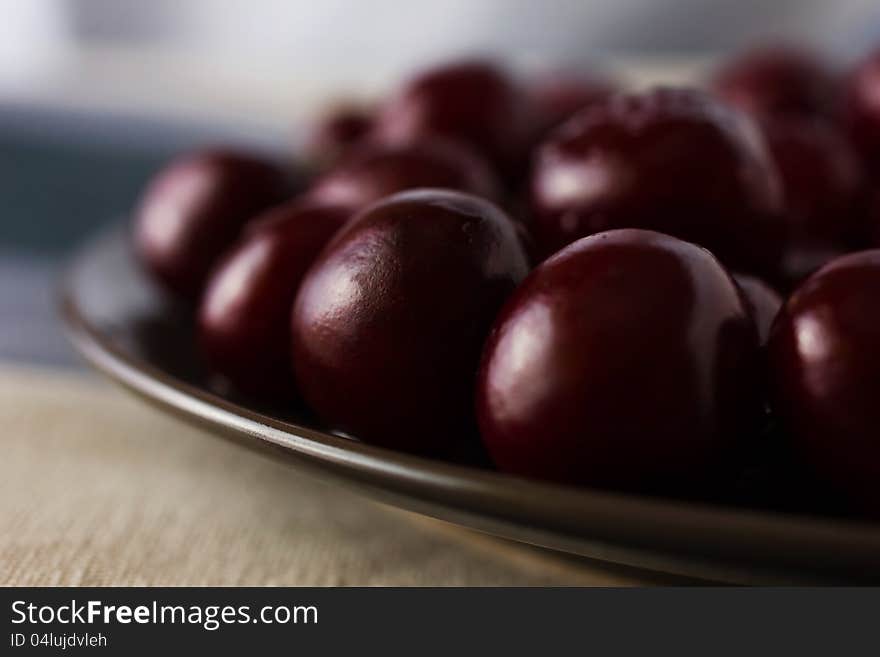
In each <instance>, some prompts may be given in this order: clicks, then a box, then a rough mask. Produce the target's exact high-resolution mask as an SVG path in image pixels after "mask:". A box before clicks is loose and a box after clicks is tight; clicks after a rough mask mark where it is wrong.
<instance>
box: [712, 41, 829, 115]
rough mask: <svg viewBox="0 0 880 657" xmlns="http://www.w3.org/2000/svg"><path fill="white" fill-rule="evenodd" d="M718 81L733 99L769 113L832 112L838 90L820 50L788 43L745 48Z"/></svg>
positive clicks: (724, 94)
mask: <svg viewBox="0 0 880 657" xmlns="http://www.w3.org/2000/svg"><path fill="white" fill-rule="evenodd" d="M712 86H713V88H714V90H715V92H716V93H717V94H718V95H719V96H720V97H721V98H722V99H723V100H725V101H726V102H728V103H730V104H731V105H733V106H735V107H738V108H739V109H741V110H743V111H745V112H749V113H751V114H759V115H763V116H767V115H770V116H779V115H784V116H792V115H795V116H823V115H829V114H831V113H832V112H833V111H834V108H835V104H836V102H837V92H838V81H837V77H836V76H835V75H834V73H833V72H832V71H831V69H830V67H829V66H828V64H827V63H826V62H824V61H823V60H822V58H821V57H820V56H819V55H817V54H815V53H812V52H810V51H808V50H804V49H802V48H796V47H790V46H784V45H776V46H765V47H760V48H754V49H752V50H749V51H747V52H744V53H742V54H741V55H739V56H738V57H736V58H734V59H733V60H732V61H730V62H729V63H728V64H727V65H726V66H724V67H723V68H722V69H721V70H720V71H719V72H718V73H717V74H716V76H715V79H714V80H713V84H712Z"/></svg>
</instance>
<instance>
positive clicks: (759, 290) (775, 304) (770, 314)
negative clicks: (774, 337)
mask: <svg viewBox="0 0 880 657" xmlns="http://www.w3.org/2000/svg"><path fill="white" fill-rule="evenodd" d="M734 279H735V280H736V283H737V285H739V288H740V290H742V292H743V300H744V301H745V304H746V310H748V311H749V314H750V315H751V316H752V319H753V320H754V322H755V326H756V328H757V329H758V337H759V338H760V342H761V344H762V345H763V344H766V343H767V338H768V337H769V335H770V327H771V326H773V320H774V319H776V315H777V314H778V313H779V309H780V308H781V307H782V297H781V296H779V293H778V292H777V291H776V290H774V289H773V288H772V287H770V286H769V285H767V283H765V282H764V281H762V280H761V279H759V278H755V277H754V276H749V275H748V274H736V275H735V276H734Z"/></svg>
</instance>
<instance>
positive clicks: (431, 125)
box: [374, 61, 527, 174]
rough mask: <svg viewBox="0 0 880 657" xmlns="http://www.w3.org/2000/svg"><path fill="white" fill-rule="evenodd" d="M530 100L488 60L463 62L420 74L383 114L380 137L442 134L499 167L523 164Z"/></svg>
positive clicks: (413, 137) (403, 139)
mask: <svg viewBox="0 0 880 657" xmlns="http://www.w3.org/2000/svg"><path fill="white" fill-rule="evenodd" d="M526 121H527V116H526V103H525V100H524V98H523V94H522V93H521V91H520V90H519V89H518V88H517V86H516V85H515V84H514V83H513V82H512V81H511V80H510V79H509V78H508V77H507V75H506V74H505V73H504V72H503V71H501V70H500V69H499V68H497V67H496V66H494V65H493V64H491V63H488V62H482V61H463V62H457V63H452V64H449V65H446V66H441V67H438V68H432V69H430V70H427V71H424V72H422V73H420V74H417V75H416V76H415V77H413V78H412V79H410V80H409V81H408V82H407V83H405V84H404V85H403V87H402V88H401V89H400V90H399V91H398V92H397V93H396V94H395V95H394V96H393V97H392V98H391V99H390V100H389V101H388V102H387V103H386V104H385V106H384V107H383V108H382V109H381V111H380V112H379V116H378V118H377V121H376V130H375V132H374V136H375V137H376V139H378V140H379V141H384V142H391V143H399V142H411V141H420V140H421V139H423V138H424V137H426V136H430V135H440V136H442V137H445V138H449V139H455V140H459V141H462V142H464V143H467V144H469V145H470V146H471V147H473V148H474V149H476V150H477V151H479V152H480V153H482V154H483V155H484V156H485V157H487V158H488V159H489V160H490V161H491V162H492V164H493V165H494V166H495V167H496V168H497V169H498V170H500V171H502V172H504V173H505V174H506V173H509V172H511V171H513V170H515V169H517V168H518V167H519V166H520V165H521V159H522V157H523V152H522V151H523V147H524V140H525V138H526V134H525V132H526V129H527V123H526Z"/></svg>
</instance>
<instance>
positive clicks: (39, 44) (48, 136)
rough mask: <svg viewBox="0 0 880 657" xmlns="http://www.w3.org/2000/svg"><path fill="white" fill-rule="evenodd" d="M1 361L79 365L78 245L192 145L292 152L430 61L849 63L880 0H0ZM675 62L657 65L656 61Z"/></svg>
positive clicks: (683, 67) (681, 66)
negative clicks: (312, 122) (775, 47)
mask: <svg viewBox="0 0 880 657" xmlns="http://www.w3.org/2000/svg"><path fill="white" fill-rule="evenodd" d="M0 9H2V14H0V15H2V20H0V317H4V318H14V321H0V358H4V359H9V358H11V359H14V360H26V361H35V362H46V363H53V364H58V363H69V362H71V360H70V359H71V356H69V355H68V353H69V351H68V348H67V347H66V345H65V344H64V343H63V340H62V339H61V338H60V336H59V335H58V334H57V330H56V329H55V322H54V321H52V320H51V310H50V308H51V290H52V287H51V284H52V280H53V278H54V276H55V275H56V271H57V267H58V263H59V262H60V258H61V256H62V254H64V253H65V252H66V251H68V250H69V249H70V248H71V247H72V245H74V244H75V243H77V242H78V241H80V240H82V239H83V238H84V237H85V236H86V235H87V234H88V233H90V232H93V231H94V230H95V228H96V227H97V226H99V225H100V224H102V223H106V222H108V221H112V220H114V219H118V218H119V217H120V216H122V215H124V214H125V213H126V212H127V211H128V209H129V208H130V207H131V205H132V203H133V201H134V199H136V197H137V194H138V192H139V190H140V189H141V187H142V186H143V184H144V181H145V180H146V178H147V177H148V176H149V173H150V172H151V171H152V170H154V169H155V168H156V167H157V166H158V165H159V164H160V163H161V162H162V161H164V160H165V159H167V158H168V157H169V155H170V154H171V153H173V152H175V151H178V150H181V149H185V148H188V147H191V146H194V145H196V144H200V143H205V142H216V141H223V142H232V143H235V142H238V141H242V142H246V143H248V144H251V145H257V146H259V147H263V148H269V149H273V150H291V151H292V150H293V148H294V147H295V146H294V144H295V143H296V140H297V138H298V136H299V135H300V134H301V126H302V125H303V123H304V121H305V120H306V119H307V118H308V117H309V116H310V115H313V114H314V113H315V112H316V111H317V110H318V108H319V107H320V106H321V105H322V104H324V103H326V102H327V101H328V99H331V98H338V97H348V96H364V95H366V96H369V95H373V94H376V93H378V92H379V91H380V90H381V89H383V88H385V87H387V86H388V85H389V84H390V82H391V81H393V80H394V79H395V78H397V77H398V76H399V75H401V74H402V73H404V72H406V71H408V70H410V69H412V68H414V67H417V66H419V65H422V64H424V63H426V62H428V61H433V60H438V59H443V58H447V57H452V56H456V55H462V54H474V53H479V54H487V55H492V56H496V57H498V58H501V59H504V60H505V61H509V62H510V63H511V65H513V66H515V67H518V68H520V69H523V70H529V69H535V68H554V67H560V66H569V67H585V68H586V67H590V68H595V67H600V68H602V67H604V68H611V69H615V70H617V71H618V72H622V73H623V74H629V75H633V73H634V72H635V73H638V74H642V75H645V74H646V72H648V73H647V75H648V76H649V77H651V76H653V77H657V76H658V75H659V76H660V77H664V76H668V77H670V78H674V77H676V76H685V77H687V76H693V75H699V72H700V70H701V69H702V68H704V67H705V66H707V65H711V62H712V61H714V58H716V57H718V56H720V55H723V54H725V53H727V52H730V51H731V50H734V49H739V48H742V47H744V46H745V45H748V44H751V43H754V42H760V41H767V40H776V39H780V38H781V39H785V40H788V41H792V40H797V41H805V42H807V43H811V44H813V45H815V46H817V47H820V48H822V49H823V50H825V51H827V52H828V53H830V54H831V55H832V56H834V57H837V58H839V59H841V60H847V59H848V58H851V57H853V56H854V55H855V54H857V53H859V52H862V51H864V50H865V49H866V48H867V47H869V46H870V45H871V44H873V43H876V42H877V41H878V39H880V5H878V4H877V2H876V0H836V1H835V2H829V1H828V0H737V1H736V2H734V1H732V0H717V1H711V0H543V1H542V2H536V1H535V0H431V1H426V0H410V1H409V2H400V0H365V1H362V2H361V1H357V2H355V1H354V0H323V1H322V2H311V1H306V0H188V1H187V2H179V1H178V0H151V1H150V2H144V1H142V0H0ZM658 71H659V72H660V73H657V72H658Z"/></svg>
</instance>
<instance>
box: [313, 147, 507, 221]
mask: <svg viewBox="0 0 880 657" xmlns="http://www.w3.org/2000/svg"><path fill="white" fill-rule="evenodd" d="M420 187H421V188H424V187H432V188H448V189H456V190H460V191H463V192H468V193H471V194H476V195H477V196H483V197H485V198H490V199H494V198H495V197H496V196H497V194H498V184H497V182H496V180H495V176H494V175H493V173H492V171H491V169H490V168H489V166H488V165H487V164H486V162H485V161H484V160H483V159H482V158H481V157H480V156H479V155H477V154H476V153H473V152H472V151H471V150H470V149H468V148H466V147H464V146H462V145H460V144H457V143H454V142H450V141H445V140H439V139H431V140H425V141H422V142H419V143H412V144H399V145H396V146H389V145H367V146H365V147H363V148H361V149H358V151H357V152H355V153H353V154H352V155H351V156H349V157H347V158H345V160H344V161H343V162H341V163H340V164H339V165H338V166H336V167H335V168H333V169H332V170H331V171H329V172H328V173H326V174H325V175H323V176H322V177H320V178H318V180H316V181H315V183H314V184H313V185H312V188H311V189H310V190H309V192H308V195H309V197H310V198H312V199H313V200H315V201H318V202H320V203H325V204H332V205H345V206H347V207H350V208H352V209H354V210H361V209H363V208H365V207H366V206H368V205H370V204H371V203H374V202H375V201H378V200H379V199H381V198H384V197H386V196H388V195H390V194H395V193H397V192H402V191H404V190H407V189H414V188H420Z"/></svg>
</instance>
